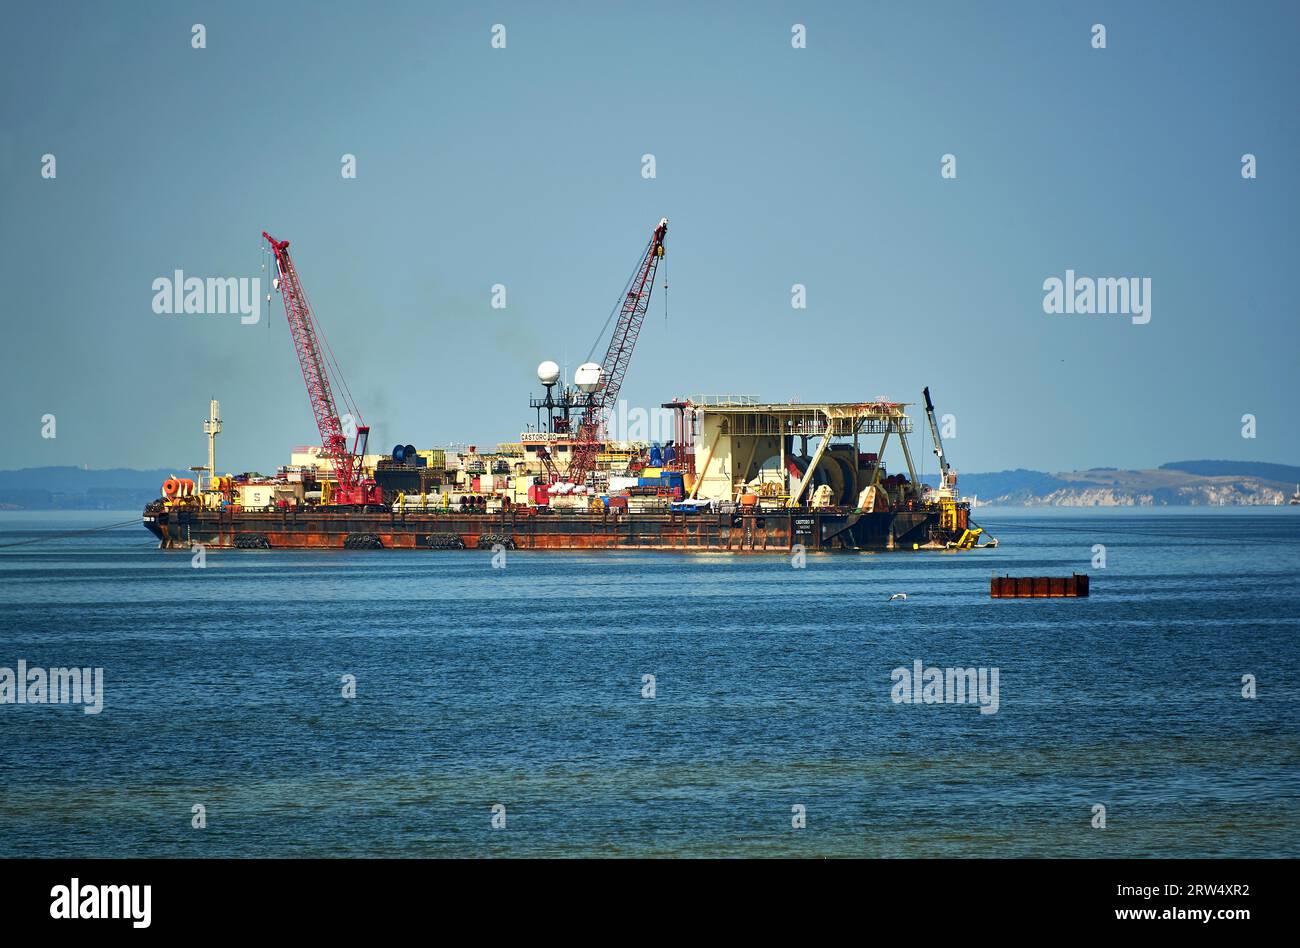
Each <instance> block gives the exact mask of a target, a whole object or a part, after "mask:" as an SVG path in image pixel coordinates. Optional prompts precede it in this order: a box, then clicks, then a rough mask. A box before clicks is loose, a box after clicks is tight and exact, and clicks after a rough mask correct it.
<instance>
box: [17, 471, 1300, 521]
mask: <svg viewBox="0 0 1300 948" xmlns="http://www.w3.org/2000/svg"><path fill="white" fill-rule="evenodd" d="M177 473H178V472H177V471H175V470H171V469H166V468H159V469H156V470H136V469H133V468H113V469H106V470H95V469H86V468H80V467H31V468H23V469H21V470H12V471H0V510H130V509H132V508H135V507H143V506H144V505H145V504H147V503H148V502H149V501H151V500H154V499H155V498H157V497H158V495H159V489H160V485H161V484H162V482H163V481H164V480H166V479H167V478H168V477H172V476H174V475H176V474H177ZM180 473H182V474H183V473H185V472H180ZM923 480H925V481H926V482H928V483H930V484H932V485H933V484H936V483H937V479H936V478H935V477H933V476H927V477H925V478H923ZM1297 483H1300V466H1292V465H1287V464H1267V463H1262V462H1261V463H1256V462H1252V461H1174V462H1171V463H1169V464H1162V465H1161V466H1160V467H1158V468H1154V469H1151V470H1142V471H1129V470H1119V469H1117V468H1107V467H1096V468H1091V469H1089V470H1086V471H1066V472H1058V473H1047V472H1044V471H1029V470H1024V469H1020V470H1014V471H996V472H993V473H985V474H966V473H960V474H959V475H958V480H957V486H958V487H959V488H960V490H961V492H962V493H963V494H964V495H965V496H966V497H968V498H970V497H975V498H977V502H978V505H979V506H998V507H1202V506H1204V507H1217V506H1230V507H1240V506H1276V505H1278V504H1286V503H1287V502H1288V501H1289V500H1290V498H1291V493H1292V492H1293V491H1294V490H1295V489H1296V484H1297Z"/></svg>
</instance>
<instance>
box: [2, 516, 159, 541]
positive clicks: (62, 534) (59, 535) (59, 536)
mask: <svg viewBox="0 0 1300 948" xmlns="http://www.w3.org/2000/svg"><path fill="white" fill-rule="evenodd" d="M140 522H141V521H140V518H139V517H136V518H135V519H134V520H123V521H122V522H121V523H109V524H105V525H104V526H102V527H89V528H87V529H85V530H64V531H59V532H56V533H54V534H53V535H52V536H46V537H35V538H34V539H31V540H19V541H17V542H16V543H0V548H3V547H10V546H26V545H27V544H29V543H46V542H48V541H50V540H63V539H66V538H67V537H75V536H82V535H84V534H88V533H100V532H102V531H104V530H119V529H121V528H122V527H128V526H139V525H140Z"/></svg>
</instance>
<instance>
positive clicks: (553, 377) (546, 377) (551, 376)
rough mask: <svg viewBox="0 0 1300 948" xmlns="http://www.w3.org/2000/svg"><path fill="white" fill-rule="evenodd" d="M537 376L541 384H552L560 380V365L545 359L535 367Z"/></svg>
mask: <svg viewBox="0 0 1300 948" xmlns="http://www.w3.org/2000/svg"><path fill="white" fill-rule="evenodd" d="M537 377H538V378H539V379H541V382H542V384H543V385H554V384H555V383H556V382H558V381H559V380H560V367H559V366H558V365H556V364H555V363H554V362H552V361H551V360H550V359H547V360H546V361H545V362H543V363H542V364H541V365H539V366H538V367H537Z"/></svg>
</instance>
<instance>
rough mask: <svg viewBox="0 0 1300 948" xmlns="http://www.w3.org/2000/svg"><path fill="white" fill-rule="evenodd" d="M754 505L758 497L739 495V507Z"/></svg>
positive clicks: (755, 495)
mask: <svg viewBox="0 0 1300 948" xmlns="http://www.w3.org/2000/svg"><path fill="white" fill-rule="evenodd" d="M756 503H758V495H757V494H741V495H740V506H742V507H752V506H754V505H755V504H756Z"/></svg>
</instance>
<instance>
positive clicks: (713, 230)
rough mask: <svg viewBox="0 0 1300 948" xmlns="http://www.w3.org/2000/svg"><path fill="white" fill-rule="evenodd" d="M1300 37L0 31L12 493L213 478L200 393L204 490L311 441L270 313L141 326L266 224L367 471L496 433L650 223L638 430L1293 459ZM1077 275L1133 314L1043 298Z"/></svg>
mask: <svg viewBox="0 0 1300 948" xmlns="http://www.w3.org/2000/svg"><path fill="white" fill-rule="evenodd" d="M195 23H202V24H203V25H204V26H205V27H206V44H207V45H206V48H205V49H194V48H192V45H191V36H192V33H191V27H192V25H193V24H195ZM496 23H500V24H504V26H505V27H506V34H505V35H506V48H505V49H493V48H492V46H491V40H492V26H493V24H496ZM795 23H802V24H805V26H806V31H807V48H805V49H794V48H792V46H791V27H792V25H793V24H795ZM1094 23H1102V24H1104V25H1105V27H1106V48H1105V49H1095V48H1093V45H1092V40H1093V33H1092V25H1093V24H1094ZM1297 45H1300V4H1295V3H1250V2H1246V3H1231V4H1229V3H1217V4H1209V3H1205V4H1195V3H1187V2H1166V3H1156V2H1148V3H1101V2H1092V3H1041V2H1036V0H1035V2H1031V0H1026V2H1017V3H1011V2H990V3H980V4H976V3H967V2H953V3H925V4H921V3H911V2H902V0H898V2H883V3H843V4H837V3H831V2H825V0H818V2H809V0H806V2H802V3H781V4H777V3H772V4H761V3H752V2H747V3H739V2H737V3H680V4H679V3H671V2H658V3H654V4H649V5H647V4H646V3H644V2H639V3H613V2H599V3H595V2H593V3H586V4H579V3H568V2H565V3H558V4H541V3H505V2H497V3H492V4H472V3H430V2H419V3H382V2H380V3H280V4H267V3H222V4H212V3H201V4H193V3H186V2H158V3H143V2H119V3H111V4H90V3H63V2H54V3H50V2H42V3H16V2H15V3H9V4H6V12H5V19H4V26H3V33H2V35H0V52H2V53H3V56H0V75H3V79H4V81H3V85H2V87H0V97H2V98H0V165H2V167H3V176H2V177H0V241H2V244H3V253H2V254H0V278H3V283H4V296H3V299H4V311H3V327H4V338H3V340H2V341H0V352H3V357H2V358H3V375H2V376H0V392H3V396H4V409H5V410H4V411H3V413H0V443H2V444H3V445H4V446H5V454H4V457H3V458H0V467H6V468H11V467H25V466H33V465H42V464H78V465H80V464H89V465H91V466H92V467H112V466H131V467H174V468H183V467H186V466H188V465H190V464H197V463H201V462H202V461H203V460H204V459H205V456H206V446H205V440H204V437H203V434H202V430H201V422H202V420H203V418H204V417H205V416H206V414H207V403H208V399H209V398H210V397H213V396H215V397H217V398H219V399H220V400H221V404H222V409H223V415H224V420H225V432H224V433H223V434H222V436H221V438H220V440H219V442H218V458H219V461H218V463H219V466H220V467H221V468H222V469H225V470H237V471H238V470H248V469H262V470H269V469H271V468H273V467H274V465H275V464H277V463H284V462H286V461H287V460H288V451H289V449H290V447H291V446H292V445H294V444H298V443H305V442H308V441H311V440H312V439H313V438H315V426H314V423H313V419H312V414H311V411H310V408H309V404H308V401H307V396H306V393H305V390H304V387H303V383H302V379H301V376H300V374H299V370H298V366H297V362H296V360H295V357H294V354H293V348H292V344H291V340H290V338H289V334H288V329H287V326H286V323H285V318H284V312H283V308H282V306H281V303H280V300H279V297H278V296H276V297H274V299H273V302H272V305H271V307H270V309H269V312H268V310H267V307H266V306H265V304H263V313H262V320H261V322H260V323H258V324H256V325H243V324H241V322H240V320H239V318H238V317H237V316H202V315H179V316H166V315H158V314H156V313H155V312H154V311H153V309H152V302H153V298H154V291H153V289H152V284H153V281H154V280H155V279H157V278H159V277H170V276H171V275H172V273H173V271H174V270H177V269H181V270H183V271H184V272H185V274H186V275H187V276H199V277H258V276H262V275H263V274H262V272H261V270H260V267H261V264H262V262H263V257H262V254H261V247H260V244H261V238H260V232H261V231H262V230H263V229H266V230H269V231H271V233H273V234H275V235H276V236H277V237H281V238H287V239H289V240H290V241H291V242H292V245H293V247H292V252H293V253H294V257H295V261H296V263H297V265H298V268H299V272H300V275H301V277H302V280H303V284H304V286H305V287H306V289H307V291H308V293H309V295H310V298H311V300H312V303H313V305H314V307H315V310H316V314H317V317H318V319H319V321H320V323H321V325H322V326H323V327H324V329H325V331H326V333H327V336H328V339H329V342H330V344H331V346H332V347H333V349H334V351H335V353H336V354H337V355H338V357H339V360H340V362H341V363H342V365H343V368H344V373H345V376H346V378H347V381H348V383H349V385H350V387H351V389H352V392H353V393H354V395H355V396H356V400H357V402H358V404H359V406H360V408H361V410H362V412H363V413H364V414H365V416H366V420H367V421H369V422H370V423H371V424H372V425H373V426H374V428H375V436H374V437H375V441H374V442H373V443H374V444H375V445H377V446H378V447H379V448H387V447H389V446H391V445H392V444H393V443H394V442H396V441H399V440H400V441H402V442H414V443H416V444H419V445H422V446H425V445H434V444H445V443H446V442H448V441H450V440H457V441H467V442H468V441H477V442H478V443H480V444H494V443H495V442H496V441H499V440H507V439H510V438H512V437H517V434H518V432H519V431H520V430H521V429H522V428H523V427H524V426H525V424H526V423H527V422H529V421H532V420H533V418H534V415H533V413H532V412H531V411H530V410H529V409H528V407H527V399H528V397H529V395H530V394H532V393H533V392H534V391H535V390H536V388H537V386H536V383H535V376H534V369H535V367H536V365H537V363H538V362H540V361H541V360H542V359H547V358H553V359H556V360H557V361H562V362H563V361H565V360H566V359H567V362H568V365H569V368H570V370H571V369H572V368H573V367H575V366H576V364H577V362H579V361H580V360H581V359H582V357H583V356H585V355H586V354H587V351H588V349H589V348H590V347H591V344H592V341H593V338H594V337H595V335H596V333H597V332H598V331H599V329H600V327H601V325H602V324H603V323H604V320H605V317H606V316H607V315H608V313H609V310H610V307H611V306H612V305H613V303H614V302H615V300H616V299H617V297H618V294H619V291H620V290H621V288H622V286H623V284H624V282H625V281H626V279H627V276H628V274H629V272H630V271H631V269H632V267H633V265H634V263H635V262H636V257H637V254H638V253H639V252H640V250H641V248H642V247H643V245H644V243H645V240H646V239H647V237H648V235H649V232H650V230H651V229H652V228H653V226H654V224H655V223H656V222H657V221H658V219H659V218H660V217H661V216H665V215H666V216H667V217H668V218H669V220H670V228H669V235H668V257H667V259H666V262H665V267H664V268H663V269H661V271H660V273H661V275H666V276H667V280H668V283H669V291H668V294H667V300H668V306H667V315H666V317H665V308H664V303H665V295H664V293H663V291H662V289H657V290H656V291H655V292H656V295H655V299H654V300H653V301H652V303H651V308H650V314H649V317H648V319H647V321H646V325H645V329H644V331H643V332H642V335H641V340H640V344H639V347H638V349H637V352H636V356H635V358H634V359H633V361H632V365H631V369H630V372H629V375H628V379H627V382H626V384H625V385H624V389H623V394H624V396H625V397H626V398H627V399H628V400H629V402H630V403H631V404H632V405H650V406H653V405H657V404H658V403H660V402H661V401H664V400H666V399H668V398H670V397H673V396H678V395H688V394H694V393H723V392H745V393H754V394H757V395H760V396H762V397H764V398H766V399H770V400H782V401H784V400H788V399H791V398H796V399H801V400H806V401H817V400H828V401H833V400H840V401H856V400H868V399H873V398H875V397H876V396H877V395H882V394H885V395H889V396H890V397H892V398H894V399H897V400H903V401H919V400H920V392H921V388H922V386H923V385H927V384H928V385H929V386H930V387H931V389H932V390H933V393H934V396H935V399H936V401H937V403H938V407H939V410H940V412H951V413H953V414H954V415H955V416H956V419H957V438H956V439H955V440H952V441H951V442H950V443H949V445H948V448H949V454H950V457H951V458H952V459H953V461H954V462H955V464H956V465H957V467H958V468H959V469H964V470H968V471H987V470H1000V469H1004V468H1012V467H1030V468H1038V469H1046V470H1066V469H1071V468H1076V467H1089V466H1093V465H1115V466H1121V467H1143V466H1152V465H1156V464H1159V463H1161V462H1164V461H1169V460H1177V459H1185V458H1200V457H1206V458H1231V459H1242V460H1251V459H1255V460H1267V461H1279V462H1286V463H1297V462H1300V431H1298V426H1297V424H1296V422H1295V408H1294V406H1295V405H1296V403H1297V395H1300V391H1298V389H1300V383H1298V382H1297V373H1296V365H1297V350H1298V346H1297V342H1298V341H1300V332H1298V331H1297V328H1296V327H1297V319H1298V318H1300V313H1298V312H1297V304H1296V299H1297V294H1296V292H1295V289H1294V276H1293V275H1294V274H1295V272H1296V271H1297V260H1298V254H1297V251H1298V250H1300V237H1298V236H1297V223H1296V211H1297V210H1298V209H1300V201H1298V200H1297V197H1298V195H1297V180H1298V176H1297V171H1296V164H1297V161H1300V136H1298V135H1297V122H1298V121H1300V118H1298V116H1300V109H1297V90H1298V89H1300V82H1298V81H1297V80H1298V79H1300V76H1298V75H1297V73H1298V72H1300V57H1297V56H1296V55H1295V50H1296V48H1297ZM647 153H649V154H653V155H654V156H655V162H656V169H655V170H656V177H655V178H654V179H651V180H647V179H645V178H643V177H642V160H641V158H642V155H644V154H647ZM1246 153H1251V154H1254V155H1255V156H1256V157H1257V174H1258V177H1257V178H1256V179H1254V180H1246V179H1244V178H1243V177H1242V173H1241V169H1242V163H1241V162H1242V155H1243V154H1246ZM45 154H53V155H54V156H55V159H56V162H57V164H56V175H57V176H56V177H54V178H52V179H51V178H44V177H42V167H43V165H42V156H43V155H45ZM344 154H353V155H355V156H356V172H357V174H356V178H355V179H345V178H343V177H342V175H341V173H340V172H341V157H342V156H343V155H344ZM945 154H952V155H955V157H956V171H957V177H956V178H955V179H944V178H943V177H941V175H940V170H941V158H942V156H943V155H945ZM1067 269H1072V270H1074V271H1076V273H1077V274H1078V275H1080V276H1089V277H1138V278H1149V279H1150V281H1151V288H1152V289H1151V300H1150V303H1151V311H1150V315H1151V320H1150V322H1149V323H1147V324H1146V325H1135V324H1134V323H1133V321H1132V320H1131V319H1130V318H1129V317H1127V316H1096V315H1093V316H1088V315H1048V314H1046V313H1045V312H1044V309H1043V297H1044V290H1043V283H1044V281H1045V280H1046V279H1048V278H1050V277H1053V276H1056V277H1058V278H1063V277H1064V276H1065V271H1066V270H1067ZM496 283H501V284H504V285H505V286H506V288H507V306H506V308H505V309H493V308H492V307H491V305H490V301H491V287H492V285H493V284H496ZM795 283H802V284H804V285H805V286H806V287H807V308H806V309H803V310H796V309H793V308H792V307H791V286H792V285H793V284H795ZM263 292H265V288H264V289H263ZM47 413H52V414H54V415H55V416H56V418H57V437H56V438H54V439H47V438H42V437H41V429H42V422H41V419H42V416H43V415H45V414H47ZM1246 413H1251V414H1254V415H1255V416H1256V418H1257V425H1258V429H1257V437H1256V438H1255V439H1253V440H1248V439H1245V438H1243V437H1242V436H1241V430H1242V422H1241V417H1242V415H1244V414H1246ZM916 417H917V420H918V421H919V420H920V413H919V412H918V413H917V416H916Z"/></svg>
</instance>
